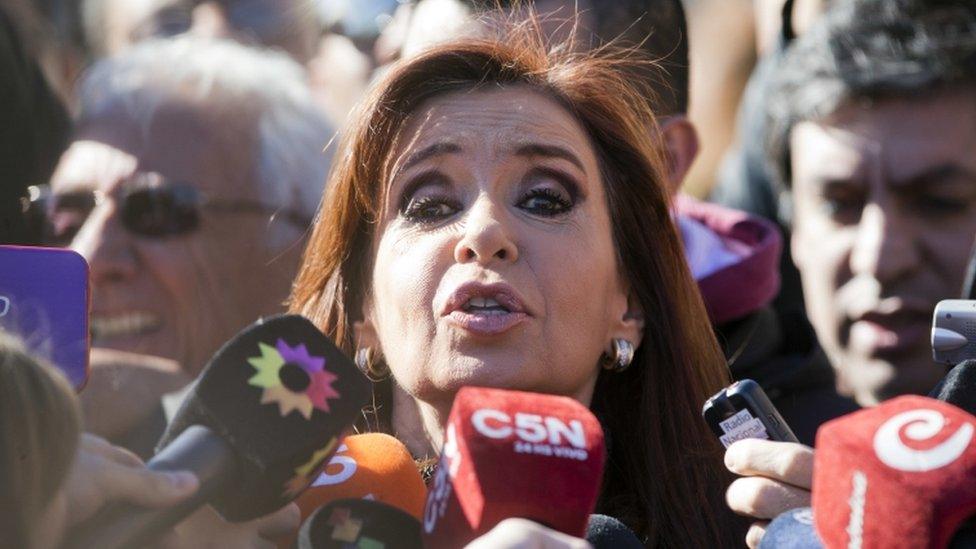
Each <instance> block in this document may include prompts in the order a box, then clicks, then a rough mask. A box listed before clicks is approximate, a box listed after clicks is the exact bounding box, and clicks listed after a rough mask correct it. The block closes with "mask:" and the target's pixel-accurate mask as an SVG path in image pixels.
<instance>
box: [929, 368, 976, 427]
mask: <svg viewBox="0 0 976 549" xmlns="http://www.w3.org/2000/svg"><path fill="white" fill-rule="evenodd" d="M929 397H931V398H934V399H938V400H941V401H942V402H948V403H949V404H952V405H953V406H955V407H956V408H961V409H963V410H965V411H966V412H967V413H969V414H972V415H974V416H976V360H965V361H963V362H960V363H959V364H957V365H956V366H955V367H953V368H952V370H949V373H948V374H946V376H945V377H944V378H942V381H940V382H939V384H938V385H937V386H936V387H935V389H932V392H931V393H929Z"/></svg>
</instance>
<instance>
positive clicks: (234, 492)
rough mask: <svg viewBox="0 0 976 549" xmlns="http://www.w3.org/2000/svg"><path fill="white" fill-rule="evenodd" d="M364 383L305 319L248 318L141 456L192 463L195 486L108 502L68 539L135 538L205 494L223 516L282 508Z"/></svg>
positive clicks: (110, 541)
mask: <svg viewBox="0 0 976 549" xmlns="http://www.w3.org/2000/svg"><path fill="white" fill-rule="evenodd" d="M369 392H370V389H369V384H368V382H367V380H366V379H365V377H363V375H362V374H361V373H360V372H359V370H358V369H357V368H356V366H355V365H354V364H353V363H352V362H351V361H350V360H349V359H348V358H346V357H345V356H343V354H342V353H341V352H340V351H339V350H338V349H337V348H336V347H335V345H333V344H332V342H331V341H330V340H329V339H328V338H327V337H325V336H324V335H323V334H322V333H321V332H319V330H318V329H317V328H315V326H314V325H312V323H311V322H309V321H308V320H306V319H305V318H303V317H301V316H297V315H285V316H277V317H273V318H269V319H266V320H263V321H259V322H257V323H256V324H254V325H252V326H250V327H249V328H247V329H245V330H244V331H242V332H241V333H239V334H238V335H237V336H235V337H234V338H233V339H232V340H230V341H229V342H227V343H226V344H225V345H224V346H223V347H222V348H221V349H220V350H219V351H217V354H216V355H214V357H213V358H212V359H211V360H210V362H209V363H208V364H207V366H206V368H204V370H203V372H202V373H201V375H200V377H199V378H198V380H197V381H196V382H195V385H194V387H193V389H192V391H191V393H190V395H189V397H188V398H187V399H186V401H185V402H184V403H183V406H182V407H181V408H180V410H179V411H178V412H177V414H176V417H175V418H174V419H173V421H172V423H170V425H169V428H168V429H167V431H166V433H164V435H163V438H162V440H161V441H160V443H159V445H158V446H157V448H158V453H157V454H156V456H155V457H154V458H153V459H152V460H150V462H149V464H148V466H149V468H150V469H153V470H158V471H170V470H189V471H192V472H194V473H195V474H196V475H197V477H198V478H199V479H200V489H199V490H198V492H197V493H196V494H195V495H194V496H193V497H192V498H191V499H190V500H188V501H186V502H184V503H182V504H180V505H177V506H175V507H172V508H169V509H163V510H155V509H145V508H140V507H135V506H131V505H114V506H110V507H108V508H106V509H105V510H103V511H102V512H100V513H99V514H98V515H96V516H95V517H94V518H93V519H91V520H90V521H89V522H87V523H85V524H84V525H82V526H81V527H80V528H79V529H77V530H76V531H74V532H72V533H70V534H69V536H68V537H67V539H69V540H70V542H71V543H70V544H69V546H70V547H78V548H82V547H99V548H101V549H114V548H118V547H142V546H144V545H146V544H147V543H148V542H150V541H152V540H153V539H154V538H155V537H157V536H158V535H159V534H160V533H162V532H163V531H164V530H165V529H167V528H169V527H171V526H172V525H174V524H176V523H177V522H179V521H180V520H182V519H183V518H185V517H186V516H187V515H189V514H190V513H192V512H193V511H194V510H195V509H197V508H198V507H200V506H202V505H204V504H207V503H209V504H211V505H212V506H213V507H214V508H215V509H216V510H217V512H219V513H220V514H221V515H222V516H223V518H225V519H226V520H229V521H232V522H241V521H247V520H252V519H255V518H258V517H260V516H263V515H266V514H268V513H271V512H273V511H275V510H277V509H279V508H281V507H282V506H284V505H285V504H287V503H288V502H290V501H292V500H293V499H294V498H295V497H296V496H298V494H300V493H301V492H302V490H304V489H305V488H306V487H307V486H308V485H309V483H311V482H312V480H314V478H315V474H316V472H317V471H318V469H319V468H320V466H321V465H322V464H323V463H324V462H325V461H326V460H327V459H328V458H329V456H331V455H332V453H333V452H334V451H335V450H336V448H337V447H338V441H339V439H340V438H341V437H342V434H343V432H344V431H345V430H346V429H347V428H348V427H349V426H350V425H351V424H352V423H353V421H354V420H355V419H356V417H357V416H358V415H359V412H360V410H361V408H362V406H363V405H365V403H366V402H367V399H368V396H369Z"/></svg>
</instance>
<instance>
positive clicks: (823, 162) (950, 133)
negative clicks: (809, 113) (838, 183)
mask: <svg viewBox="0 0 976 549" xmlns="http://www.w3.org/2000/svg"><path fill="white" fill-rule="evenodd" d="M967 90H970V88H969V87H967ZM970 91H972V90H970ZM972 97H973V96H972V95H968V94H963V93H952V92H942V93H938V94H930V95H927V96H923V97H920V98H891V99H885V100H881V101H876V102H872V103H870V104H849V105H845V106H843V107H841V108H840V109H838V110H837V111H835V113H834V114H832V115H830V116H829V117H826V118H824V119H823V120H821V121H807V122H801V123H799V124H797V125H796V126H795V127H794V129H793V132H792V134H791V139H790V142H791V148H792V151H793V156H794V161H796V160H798V159H801V158H803V157H806V158H807V159H809V160H810V161H809V162H802V160H801V164H806V165H807V167H808V168H815V169H816V170H818V171H827V172H829V171H832V170H833V171H836V170H837V169H844V168H847V167H854V166H856V165H858V166H859V165H862V164H871V163H874V164H880V165H882V166H883V167H884V169H885V171H887V172H889V175H892V176H895V177H897V176H899V175H902V174H904V175H908V176H910V175H911V174H912V173H913V172H916V171H919V170H923V169H926V168H927V167H928V166H930V165H932V164H960V165H962V166H963V167H966V166H968V167H969V169H971V170H972V169H976V155H973V154H972V151H973V150H974V147H976V101H974V100H973V99H972Z"/></svg>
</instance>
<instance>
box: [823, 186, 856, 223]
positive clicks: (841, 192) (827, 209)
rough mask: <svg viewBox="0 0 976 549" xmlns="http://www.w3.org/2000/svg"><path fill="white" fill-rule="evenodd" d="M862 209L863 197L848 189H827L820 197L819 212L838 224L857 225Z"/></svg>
mask: <svg viewBox="0 0 976 549" xmlns="http://www.w3.org/2000/svg"><path fill="white" fill-rule="evenodd" d="M863 209H864V196H863V195H862V194H861V193H860V192H856V191H852V190H848V189H838V188H833V189H828V190H827V191H826V192H824V194H823V195H822V196H821V197H820V210H821V211H822V212H823V214H824V215H826V216H828V217H830V218H831V219H833V220H834V221H836V222H838V223H844V224H850V223H857V221H858V220H859V219H860V218H861V211H862V210H863Z"/></svg>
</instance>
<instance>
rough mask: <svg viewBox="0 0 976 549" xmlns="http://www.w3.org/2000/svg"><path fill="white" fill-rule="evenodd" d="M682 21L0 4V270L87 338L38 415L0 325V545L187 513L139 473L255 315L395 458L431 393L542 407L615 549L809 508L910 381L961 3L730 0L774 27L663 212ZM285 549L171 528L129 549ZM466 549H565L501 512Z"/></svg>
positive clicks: (924, 360)
mask: <svg viewBox="0 0 976 549" xmlns="http://www.w3.org/2000/svg"><path fill="white" fill-rule="evenodd" d="M704 1H705V0H694V1H685V2H684V4H683V3H682V1H681V0H614V1H597V0H591V1H585V0H572V1H562V0H535V1H534V2H532V1H521V2H519V1H516V2H504V1H495V0H491V1H478V0H474V1H472V0H416V1H408V2H399V3H397V2H389V3H384V2H363V3H362V6H359V4H360V3H358V2H345V3H343V2H327V1H320V2H314V1H311V0H308V1H305V0H287V1H260V0H247V1H244V0H208V1H199V0H140V1H138V2H131V1H126V2H112V1H111V0H82V1H80V2H77V3H71V2H61V1H58V0H46V1H43V2H40V1H38V2H27V1H26V0H5V1H4V2H3V3H2V4H0V67H2V69H0V72H2V74H3V78H2V79H0V80H2V81H0V98H2V105H3V107H2V108H0V113H3V114H2V116H0V121H2V122H3V123H0V182H2V185H0V244H14V245H29V246H54V247H66V248H70V249H72V250H74V251H76V252H77V253H79V254H81V255H82V256H83V257H84V259H85V260H87V262H88V264H89V266H90V277H91V278H90V283H91V289H92V294H91V319H90V328H91V337H92V349H91V355H90V373H89V379H88V382H87V385H86V386H85V388H84V389H83V390H82V391H81V392H79V393H78V394H74V392H73V391H72V389H71V388H70V387H69V386H68V385H67V382H66V381H65V380H64V379H63V378H62V376H61V375H60V374H59V373H58V372H57V371H56V369H55V368H53V367H52V366H50V365H49V364H46V363H45V361H44V360H43V359H42V358H40V357H34V356H30V354H29V353H28V352H27V351H26V350H25V349H24V347H23V346H22V345H21V344H20V343H19V342H18V341H17V340H16V339H15V338H14V337H13V336H12V335H10V334H3V333H0V486H4V489H3V492H2V497H0V511H2V512H0V546H2V547H8V546H9V547H24V548H45V547H57V546H58V544H59V543H61V542H62V541H63V540H64V539H65V537H66V536H68V535H69V532H70V530H71V528H72V527H73V526H74V525H77V524H80V523H82V522H84V521H85V520H86V519H88V518H90V517H91V516H92V515H93V514H94V513H95V512H96V511H97V510H98V509H99V508H101V507H102V506H104V505H106V504H109V503H111V502H113V501H126V502H130V503H135V504H138V505H144V506H149V507H166V506H171V505H174V504H176V503H178V502H179V501H182V500H184V499H185V498H187V497H190V496H191V495H192V493H193V492H194V490H196V487H197V479H196V478H195V477H194V476H193V475H191V474H189V473H160V472H154V471H150V470H148V469H146V468H145V466H144V460H147V459H149V458H150V457H151V456H152V455H153V449H154V446H155V445H156V443H157V441H158V440H159V439H160V436H161V435H162V434H163V431H164V430H165V428H166V426H167V423H168V421H169V420H171V419H172V416H173V411H174V410H175V405H174V402H176V403H178V402H179V401H180V399H181V398H182V397H183V396H184V395H185V394H186V392H187V390H188V387H189V386H190V385H191V384H192V382H193V380H194V379H195V378H196V377H197V376H198V375H199V374H200V371H201V369H202V368H203V367H204V365H205V364H206V363H207V361H208V359H209V358H210V357H211V356H212V355H213V354H214V353H215V352H216V351H217V350H218V349H219V348H220V347H221V345H222V344H223V343H224V342H225V341H227V340H228V339H230V338H231V337H232V336H233V335H234V334H235V333H237V332H238V331H240V330H241V329H242V328H243V327H245V326H247V325H249V324H251V323H252V322H254V321H255V320H256V319H258V318H260V317H263V316H270V315H275V314H279V313H282V312H286V311H289V312H293V313H298V314H301V315H303V316H305V317H307V318H308V319H310V320H311V321H312V322H313V323H314V324H315V325H316V326H317V327H318V328H319V329H320V330H321V331H322V332H323V333H324V334H326V335H327V336H328V337H329V338H331V339H332V340H333V341H334V342H335V344H336V345H337V346H338V347H339V348H340V349H341V350H343V351H344V352H345V354H347V355H348V356H349V357H355V362H356V364H357V366H358V367H359V368H360V369H361V370H362V371H363V373H364V374H366V375H367V377H368V378H369V379H370V381H371V383H372V390H373V402H372V404H371V405H370V406H369V408H368V409H366V410H364V413H363V416H362V419H361V421H360V424H359V425H358V428H359V429H360V430H364V431H379V432H384V433H389V434H392V435H394V436H396V437H397V438H398V439H400V440H401V441H402V442H403V443H404V444H405V445H406V447H407V448H408V449H409V451H410V453H411V454H412V456H413V457H414V458H415V459H416V460H417V462H418V464H423V463H426V462H428V461H429V460H430V459H431V458H436V457H437V455H438V452H439V451H440V449H441V447H442V445H443V444H444V442H445V434H444V429H445V427H444V426H445V423H446V421H447V418H448V415H449V413H450V410H451V406H452V403H453V401H454V397H455V395H456V393H457V391H458V390H459V389H460V388H461V387H463V386H466V385H475V386H485V387H496V388H504V389H516V390H521V391H531V392H538V393H551V394H558V395H565V396H570V397H572V398H574V399H576V400H577V401H579V402H581V403H583V404H584V405H586V406H587V407H589V408H590V409H591V410H592V411H593V412H594V414H596V416H597V417H598V418H599V420H600V423H601V426H602V427H603V430H604V433H605V437H606V441H607V467H606V470H605V472H604V476H603V482H602V489H601V492H600V497H599V499H598V502H597V507H596V512H597V513H601V514H605V515H609V516H611V517H615V518H617V519H619V520H620V521H622V522H623V523H624V524H625V525H626V526H627V527H628V528H629V529H630V530H631V531H632V532H633V533H634V534H635V535H636V537H637V538H638V539H640V541H641V543H643V544H644V545H645V546H647V547H736V546H742V545H744V544H745V545H748V546H750V547H756V546H758V544H759V543H760V541H761V539H762V537H763V535H764V532H765V528H766V526H767V524H768V522H769V521H770V520H771V519H774V518H775V517H776V516H778V515H780V514H781V513H783V512H785V511H788V510H790V509H794V508H798V507H805V506H809V505H810V489H811V485H812V482H813V461H814V456H815V455H816V454H815V452H816V450H815V447H814V444H815V440H816V438H815V437H816V433H817V430H818V428H819V427H820V426H821V425H823V424H824V423H826V422H828V421H830V420H832V419H835V418H838V417H841V416H844V415H846V414H849V413H852V412H855V411H857V410H859V409H861V408H867V407H873V406H877V405H879V404H880V403H882V402H884V401H886V400H889V399H892V398H894V397H897V396H900V395H906V394H922V395H924V394H928V393H930V391H931V390H932V389H933V388H934V387H935V386H936V385H937V384H938V383H939V381H940V379H942V378H943V376H944V375H945V373H946V369H945V367H944V366H941V365H937V364H935V363H934V361H933V359H932V349H931V345H930V340H929V333H930V328H931V322H932V315H933V310H934V308H935V306H936V304H937V303H938V302H939V301H940V300H943V299H950V298H957V297H959V295H960V293H961V291H962V288H963V286H964V284H965V276H966V269H967V264H968V263H969V261H970V257H971V255H972V252H973V246H974V235H976V215H974V214H976V155H974V154H972V153H971V151H972V150H973V148H976V123H974V120H976V104H974V102H973V100H972V98H971V96H969V95H968V93H971V92H972V86H973V85H974V83H976V2H973V1H971V0H938V1H935V0H831V1H827V0H824V1H805V0H786V1H785V2H756V8H755V9H756V10H757V17H758V18H759V19H761V20H764V21H767V22H768V21H775V23H776V24H775V25H774V26H773V27H772V30H769V28H766V27H764V28H763V29H758V30H764V31H765V32H766V33H765V34H763V33H759V32H758V30H757V33H758V34H759V35H760V36H759V40H758V42H759V43H760V44H761V45H762V47H761V48H760V50H761V51H760V52H759V58H758V59H757V63H756V65H755V67H754V68H753V70H752V72H751V76H750V78H749V81H748V84H747V85H746V86H745V88H744V91H743V92H742V97H741V102H740V104H739V107H738V113H737V121H736V126H735V134H736V135H735V139H734V141H733V143H732V145H731V146H730V147H729V148H728V149H727V150H725V151H724V160H723V161H722V165H721V167H720V169H718V170H717V171H715V172H714V182H713V184H712V186H711V189H710V192H709V194H708V195H702V193H700V192H699V193H698V194H699V196H692V195H691V194H689V193H687V192H684V191H683V184H684V183H685V181H686V177H687V176H688V174H689V171H690V170H692V168H693V165H694V163H695V160H696V157H698V155H699V151H700V140H699V135H700V133H702V132H707V131H708V128H703V127H700V126H701V125H702V124H701V123H700V122H696V121H695V120H693V117H691V116H689V113H690V112H691V111H692V105H693V103H694V101H696V99H698V100H700V98H696V96H695V95H694V93H693V90H694V89H695V88H694V87H693V86H694V82H693V81H692V78H691V75H693V74H695V72H694V71H693V70H692V67H690V64H691V62H692V61H694V60H695V59H696V57H695V55H694V54H693V52H694V51H695V50H694V48H695V44H694V43H689V39H688V38H689V30H688V29H689V23H688V21H687V20H686V12H688V13H690V12H691V9H692V8H693V7H695V6H692V5H694V4H696V3H698V2H704ZM719 1H724V0H719ZM336 6H340V7H342V9H345V10H346V11H345V12H343V11H342V9H340V8H339V7H336ZM698 7H699V8H700V6H698ZM357 10H361V12H362V13H358V12H357ZM698 11H701V10H700V9H699V10H698ZM770 14H772V16H771V17H770ZM764 18H765V19H764ZM364 20H368V21H371V22H372V24H371V26H370V25H367V26H369V29H368V30H363V29H362V25H361V22H362V21H364ZM357 22H358V23H357ZM357 24H360V26H358V27H357ZM691 34H692V36H693V35H694V33H691ZM689 52H692V53H691V54H690V53H689ZM730 93H731V92H730ZM967 98H969V99H967ZM970 145H973V148H970ZM2 269H3V266H2V265H0V270H2ZM740 379H753V380H755V381H756V382H758V383H759V384H760V385H761V386H762V388H763V389H764V390H765V392H766V394H767V395H768V396H769V397H770V399H771V401H772V402H773V404H775V406H776V408H777V409H778V410H779V412H780V413H781V414H782V417H783V419H785V421H786V423H788V424H789V425H790V426H791V427H792V429H793V431H794V432H795V433H796V435H797V438H798V439H799V443H792V442H774V441H765V440H756V439H752V440H743V441H740V442H737V443H735V444H732V445H731V446H730V447H728V449H725V448H723V447H722V445H721V444H720V443H719V441H718V440H716V438H715V436H714V434H713V433H712V432H711V431H710V430H709V427H708V425H706V424H705V422H704V421H703V420H702V416H701V413H702V412H701V411H702V405H703V404H704V402H705V401H706V400H707V399H708V398H709V397H710V396H711V395H713V394H714V393H715V392H716V391H719V390H720V389H722V388H723V387H725V386H728V385H729V384H730V383H732V382H733V381H734V380H740ZM418 466H421V465H418ZM298 527H299V516H298V510H297V508H295V507H294V506H287V507H285V508H283V509H282V510H280V511H278V512H277V513H274V514H272V515H269V516H266V517H263V518H260V519H258V520H255V521H250V522H244V523H232V522H228V521H226V520H224V519H223V518H222V517H221V516H220V515H218V514H217V513H216V512H215V511H213V510H212V509H210V508H206V507H205V508H203V509H201V510H199V511H197V512H195V513H194V514H193V515H192V516H190V517H189V518H188V519H187V520H185V521H183V522H181V523H180V524H178V525H177V526H176V527H174V528H173V530H172V532H169V533H168V534H167V535H166V536H165V538H164V539H163V540H161V541H160V544H161V546H164V547H203V546H214V547H217V546H219V547H263V546H268V547H272V546H274V544H276V543H279V542H280V541H281V540H282V539H288V538H289V537H290V536H292V535H293V534H294V532H295V530H296V529H297V528H298ZM475 545H477V546H484V547H493V546H506V547H578V546H581V547H582V546H586V545H585V541H583V540H579V539H575V538H568V537H566V536H565V535H564V534H560V533H558V532H555V531H553V530H550V529H549V528H546V527H544V526H540V525H536V524H532V523H526V522H525V521H509V522H503V523H501V524H500V525H499V526H498V527H497V528H496V529H494V530H492V531H491V532H489V533H488V534H486V535H485V536H484V537H483V538H482V539H480V540H478V541H477V542H475Z"/></svg>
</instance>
